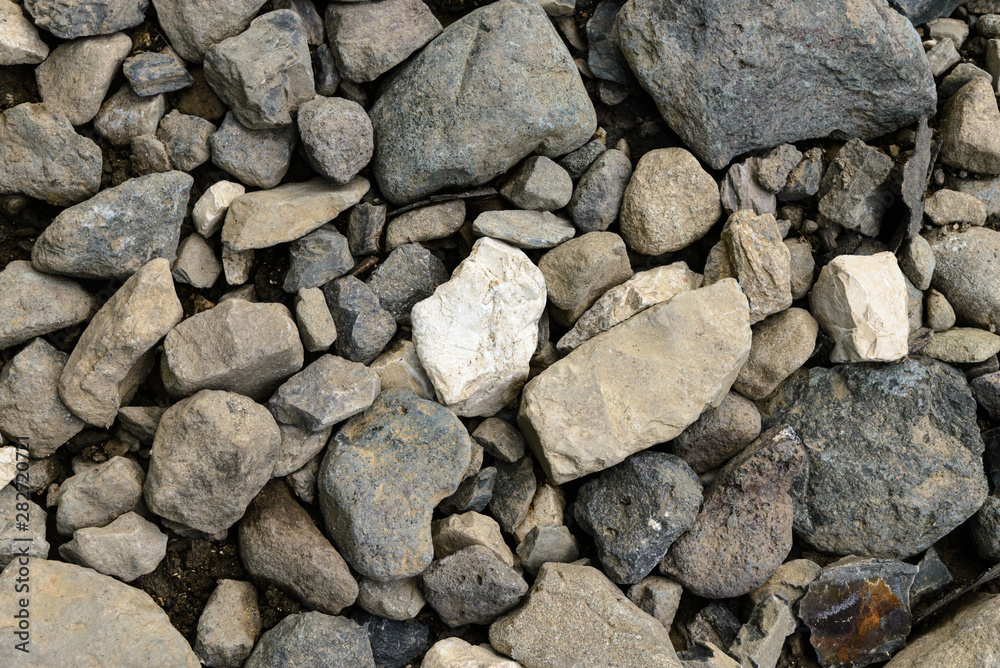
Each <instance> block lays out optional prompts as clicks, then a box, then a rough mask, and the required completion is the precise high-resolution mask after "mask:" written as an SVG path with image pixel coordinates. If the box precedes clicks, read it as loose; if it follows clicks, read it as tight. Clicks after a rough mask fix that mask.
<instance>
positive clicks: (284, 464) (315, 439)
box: [271, 423, 333, 485]
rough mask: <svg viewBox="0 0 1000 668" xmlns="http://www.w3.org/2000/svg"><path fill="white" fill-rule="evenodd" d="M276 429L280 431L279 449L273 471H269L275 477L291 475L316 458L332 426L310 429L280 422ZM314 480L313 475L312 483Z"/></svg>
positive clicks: (328, 438) (327, 439) (317, 465)
mask: <svg viewBox="0 0 1000 668" xmlns="http://www.w3.org/2000/svg"><path fill="white" fill-rule="evenodd" d="M278 430H279V431H280V432H281V449H280V450H279V451H278V456H277V458H276V459H275V460H274V471H272V472H271V475H272V477H275V478H278V477H281V476H285V475H291V474H292V473H294V472H296V471H298V470H299V469H301V468H302V467H303V466H305V465H307V464H308V463H309V462H310V461H312V460H313V459H316V456H317V455H318V454H319V453H320V452H322V451H323V448H325V447H326V442H327V441H329V440H330V434H332V433H333V427H327V428H326V429H321V430H319V431H310V430H308V429H301V428H299V427H294V426H292V425H290V424H281V423H278ZM316 467H317V469H318V468H319V462H317V463H316ZM315 482H316V481H315V477H314V478H313V483H314V485H315Z"/></svg>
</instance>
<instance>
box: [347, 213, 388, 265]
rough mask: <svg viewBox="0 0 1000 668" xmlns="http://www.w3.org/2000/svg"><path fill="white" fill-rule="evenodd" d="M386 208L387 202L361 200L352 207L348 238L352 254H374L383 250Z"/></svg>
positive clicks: (348, 224)
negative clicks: (378, 202)
mask: <svg viewBox="0 0 1000 668" xmlns="http://www.w3.org/2000/svg"><path fill="white" fill-rule="evenodd" d="M386 209H387V207H386V205H385V204H372V203H370V202H359V203H358V204H356V205H355V206H354V208H353V209H351V215H350V217H349V218H348V223H347V240H348V242H349V243H350V247H351V254H352V255H373V254H375V253H378V252H379V250H381V248H382V230H383V229H384V228H385V212H386Z"/></svg>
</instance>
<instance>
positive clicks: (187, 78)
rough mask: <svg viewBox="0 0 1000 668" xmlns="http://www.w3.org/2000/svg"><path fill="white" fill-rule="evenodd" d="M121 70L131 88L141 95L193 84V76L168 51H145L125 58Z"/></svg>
mask: <svg viewBox="0 0 1000 668" xmlns="http://www.w3.org/2000/svg"><path fill="white" fill-rule="evenodd" d="M122 71H123V72H124V73H125V78H126V79H128V82H129V85H131V86H132V90H134V91H135V92H136V94H137V95H139V96H141V97H149V96H150V95H158V94H159V93H172V92H174V91H175V90H181V89H184V88H188V87H189V86H193V85H194V77H192V76H191V75H190V74H189V73H188V71H187V70H186V69H184V64H183V63H182V62H181V61H180V60H179V59H178V58H177V56H175V55H174V54H173V53H172V52H170V51H161V52H160V53H157V52H155V51H146V52H144V53H139V54H136V55H134V56H132V57H131V58H126V59H125V62H124V64H123V65H122Z"/></svg>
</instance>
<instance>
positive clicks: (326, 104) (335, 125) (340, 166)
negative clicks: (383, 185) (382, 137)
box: [298, 0, 426, 183]
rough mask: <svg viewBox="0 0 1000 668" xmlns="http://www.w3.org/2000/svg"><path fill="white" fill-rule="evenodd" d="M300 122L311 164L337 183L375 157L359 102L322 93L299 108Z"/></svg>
mask: <svg viewBox="0 0 1000 668" xmlns="http://www.w3.org/2000/svg"><path fill="white" fill-rule="evenodd" d="M394 1H395V0H386V2H394ZM418 1H419V0H418ZM419 4H421V5H422V6H425V7H426V5H423V3H419ZM383 5H385V2H383V3H380V5H379V6H383ZM338 6H339V7H348V8H353V7H366V6H372V5H334V7H338ZM298 125H299V134H300V135H301V136H302V146H303V147H304V148H305V151H306V157H307V158H308V160H309V164H310V165H312V167H313V169H315V170H316V171H317V172H318V173H319V174H321V175H322V176H325V177H326V178H328V179H330V180H331V181H333V182H334V183H347V182H348V181H350V180H351V179H352V178H354V177H355V176H356V175H357V173H358V172H360V171H361V170H362V169H363V168H364V167H365V165H367V164H368V162H369V161H370V160H371V159H372V153H373V152H374V150H375V147H374V143H373V139H372V122H371V120H369V118H368V114H366V113H365V109H364V107H362V106H361V105H360V104H358V103H357V102H351V101H350V100H345V99H344V98H340V97H323V96H319V95H318V96H316V97H314V98H313V99H312V100H309V101H308V102H306V103H304V104H303V105H302V106H301V107H300V108H299V115H298Z"/></svg>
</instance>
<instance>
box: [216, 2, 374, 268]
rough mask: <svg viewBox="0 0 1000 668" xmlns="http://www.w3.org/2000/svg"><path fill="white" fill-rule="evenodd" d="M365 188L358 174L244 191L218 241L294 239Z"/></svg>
mask: <svg viewBox="0 0 1000 668" xmlns="http://www.w3.org/2000/svg"><path fill="white" fill-rule="evenodd" d="M286 11H287V10H286ZM368 187H369V183H368V181H367V179H364V178H362V177H360V176H359V177H357V178H355V179H354V180H353V181H351V182H350V183H348V184H346V185H335V184H331V183H329V182H328V181H326V180H325V179H313V180H311V181H305V182H303V183H285V184H282V185H281V186H278V187H277V188H273V189H271V190H260V191H257V192H252V193H247V194H246V195H243V196H241V197H237V198H236V199H235V200H233V202H232V204H230V205H229V211H228V213H226V222H225V223H224V224H223V226H222V242H223V243H224V244H226V246H228V247H229V248H231V249H233V250H250V249H253V248H268V247H269V246H275V245H277V244H282V243H286V242H288V241H294V240H296V239H298V238H300V237H303V236H305V235H306V234H308V233H309V232H312V231H313V230H315V229H316V228H318V227H320V226H322V225H323V224H324V223H328V222H330V221H331V220H333V219H334V218H336V217H337V215H338V214H339V213H341V212H342V211H345V210H347V209H348V208H350V207H351V206H354V205H355V204H357V203H358V202H359V201H360V200H361V197H362V196H363V195H364V194H365V193H366V192H368Z"/></svg>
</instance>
